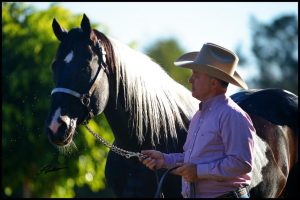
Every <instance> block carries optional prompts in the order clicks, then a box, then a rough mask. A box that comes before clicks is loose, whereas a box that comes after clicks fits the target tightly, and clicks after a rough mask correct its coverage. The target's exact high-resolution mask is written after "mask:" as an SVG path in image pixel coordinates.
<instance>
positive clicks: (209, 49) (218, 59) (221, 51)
mask: <svg viewBox="0 0 300 200" xmlns="http://www.w3.org/2000/svg"><path fill="white" fill-rule="evenodd" d="M238 61H239V58H238V57H237V55H235V54H234V53H233V52H231V51H229V50H228V49H225V48H224V47H221V46H219V45H216V44H213V43H206V44H204V45H203V46H202V48H201V50H200V51H199V52H189V53H186V54H184V55H182V56H180V57H179V58H178V59H177V60H176V61H175V62H174V64H175V65H176V66H180V67H185V68H190V69H196V70H200V71H203V72H205V73H206V74H208V75H210V76H212V77H215V78H218V79H221V80H223V81H226V82H228V83H231V84H234V85H236V86H238V87H241V88H244V89H248V86H247V84H246V83H245V82H244V81H243V79H242V78H241V77H240V75H239V74H238V73H237V72H236V71H235V68H236V66H237V63H238Z"/></svg>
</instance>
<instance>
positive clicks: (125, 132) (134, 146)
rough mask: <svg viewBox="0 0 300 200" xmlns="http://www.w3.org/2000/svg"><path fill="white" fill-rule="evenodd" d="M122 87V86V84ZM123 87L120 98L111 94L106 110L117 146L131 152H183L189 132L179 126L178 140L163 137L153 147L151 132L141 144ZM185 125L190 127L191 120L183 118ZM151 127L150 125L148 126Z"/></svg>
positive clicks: (147, 132) (148, 131) (145, 134)
mask: <svg viewBox="0 0 300 200" xmlns="http://www.w3.org/2000/svg"><path fill="white" fill-rule="evenodd" d="M121 85H122V84H121ZM123 91H124V90H123V87H120V89H119V94H118V98H117V101H116V96H115V95H116V94H115V93H114V92H110V97H109V100H108V104H107V106H106V108H105V110H104V114H105V116H106V118H107V121H108V123H109V125H110V127H111V129H112V131H113V134H114V137H115V142H114V143H115V145H117V146H119V147H121V148H124V149H126V150H130V151H140V150H141V149H157V150H160V151H163V152H182V146H183V144H184V141H185V139H186V135H187V132H186V130H184V129H182V127H180V126H179V125H178V126H177V139H172V138H171V137H169V138H168V139H167V140H166V139H165V138H164V137H163V136H162V138H160V143H159V144H156V145H155V146H153V144H151V134H150V130H149V129H146V128H145V127H144V129H143V130H147V131H146V132H145V133H144V136H145V140H144V142H143V143H142V144H140V142H139V140H138V137H137V134H136V133H135V131H136V129H135V127H133V123H132V120H133V118H134V116H131V115H130V112H129V111H128V109H125V99H124V93H123ZM183 120H184V123H185V125H186V126H187V127H188V124H189V122H190V121H189V119H188V118H186V117H184V116H183ZM147 126H148V127H149V124H148V125H147Z"/></svg>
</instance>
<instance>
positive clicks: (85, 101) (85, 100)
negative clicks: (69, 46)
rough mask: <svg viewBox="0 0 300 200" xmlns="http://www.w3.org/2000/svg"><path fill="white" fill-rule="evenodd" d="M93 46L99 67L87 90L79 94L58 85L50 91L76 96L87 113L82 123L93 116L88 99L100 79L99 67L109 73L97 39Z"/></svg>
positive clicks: (85, 122) (104, 53) (103, 53)
mask: <svg viewBox="0 0 300 200" xmlns="http://www.w3.org/2000/svg"><path fill="white" fill-rule="evenodd" d="M94 48H95V51H96V54H97V56H98V59H99V67H98V70H97V74H96V77H95V79H94V80H93V82H92V85H91V87H90V89H89V91H88V92H87V93H85V94H80V93H79V92H76V91H74V90H71V89H68V88H62V87H58V88H54V89H53V90H52V92H51V95H53V94H54V93H65V94H69V95H72V96H74V97H76V98H79V99H80V102H81V104H82V105H84V106H85V107H86V109H87V111H88V115H87V116H86V118H85V119H84V121H83V124H87V122H88V120H90V119H91V118H93V117H94V113H93V109H92V108H91V107H90V99H91V96H92V94H93V92H94V90H95V88H96V86H97V84H96V83H97V82H98V81H99V80H100V74H101V69H102V68H103V70H104V72H105V73H106V74H107V75H108V74H109V71H108V69H107V64H106V57H105V55H106V52H105V51H104V50H103V49H102V46H101V45H100V42H99V40H98V41H97V43H96V45H95V46H94Z"/></svg>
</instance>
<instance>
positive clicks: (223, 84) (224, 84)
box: [216, 78, 229, 88]
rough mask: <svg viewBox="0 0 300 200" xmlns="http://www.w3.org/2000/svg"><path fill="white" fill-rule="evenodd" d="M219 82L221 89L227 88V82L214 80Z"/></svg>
mask: <svg viewBox="0 0 300 200" xmlns="http://www.w3.org/2000/svg"><path fill="white" fill-rule="evenodd" d="M216 79H217V80H218V81H219V82H220V84H221V86H222V87H223V88H227V87H228V84H229V83H228V82H226V81H223V80H221V79H218V78H216Z"/></svg>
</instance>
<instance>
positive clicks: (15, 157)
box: [1, 3, 113, 197]
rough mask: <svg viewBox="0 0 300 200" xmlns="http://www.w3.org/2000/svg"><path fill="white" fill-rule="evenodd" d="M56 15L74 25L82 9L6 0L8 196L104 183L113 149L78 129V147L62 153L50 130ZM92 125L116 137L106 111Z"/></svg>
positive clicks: (67, 192)
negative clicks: (47, 128)
mask: <svg viewBox="0 0 300 200" xmlns="http://www.w3.org/2000/svg"><path fill="white" fill-rule="evenodd" d="M53 17H55V18H56V19H57V20H58V21H59V22H60V23H61V25H62V26H64V27H65V28H67V29H68V30H69V29H70V28H73V27H78V26H79V24H80V22H81V18H82V14H80V15H75V14H72V13H71V12H70V11H69V10H66V9H63V8H61V7H59V6H56V5H55V4H53V5H52V6H51V7H50V8H49V9H48V10H45V11H37V10H35V8H34V7H30V6H27V5H26V4H24V3H2V186H1V196H4V197H75V196H77V197H78V196H79V197H80V195H78V193H76V191H77V189H78V188H81V187H86V186H88V188H89V190H92V191H94V192H97V191H100V190H101V189H102V190H103V189H104V188H105V179H104V167H105V161H106V154H107V152H108V149H106V148H105V147H103V146H99V145H98V144H96V141H95V139H94V138H93V137H92V136H91V135H88V133H87V132H86V131H85V130H83V129H79V130H78V133H77V135H76V137H75V143H76V145H77V150H76V149H72V151H73V152H68V151H67V150H65V153H64V154H61V153H59V151H58V150H57V149H56V148H54V147H53V146H52V145H51V144H50V142H49V141H48V139H47V136H46V135H45V131H44V123H45V119H46V117H47V114H48V113H47V112H48V109H49V106H50V92H51V89H52V88H53V87H54V83H53V79H52V74H51V67H50V66H51V62H52V59H53V58H54V56H55V52H56V49H57V47H58V44H59V41H58V40H57V39H56V38H55V36H54V34H53V32H52V27H51V24H52V20H53ZM93 26H95V24H93ZM90 126H92V127H93V129H94V130H95V131H97V132H100V133H102V134H103V137H104V138H106V139H108V140H109V141H112V140H113V135H112V133H111V130H110V128H109V126H108V124H107V122H106V121H105V118H104V116H103V115H102V116H101V117H100V118H99V119H98V120H96V122H95V121H91V122H90ZM69 150H70V149H69Z"/></svg>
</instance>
